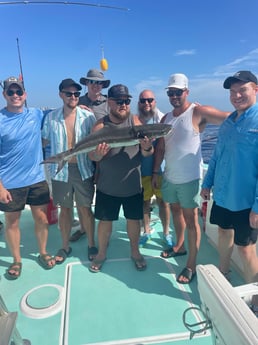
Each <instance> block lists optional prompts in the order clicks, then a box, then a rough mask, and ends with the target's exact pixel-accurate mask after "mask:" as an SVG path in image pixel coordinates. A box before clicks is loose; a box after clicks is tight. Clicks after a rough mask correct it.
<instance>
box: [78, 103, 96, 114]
mask: <svg viewBox="0 0 258 345" xmlns="http://www.w3.org/2000/svg"><path fill="white" fill-rule="evenodd" d="M78 107H80V108H81V109H84V110H88V111H90V112H91V113H93V110H92V109H91V108H89V107H87V105H84V104H80V105H79V106H78Z"/></svg>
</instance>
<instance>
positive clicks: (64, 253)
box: [55, 247, 72, 265]
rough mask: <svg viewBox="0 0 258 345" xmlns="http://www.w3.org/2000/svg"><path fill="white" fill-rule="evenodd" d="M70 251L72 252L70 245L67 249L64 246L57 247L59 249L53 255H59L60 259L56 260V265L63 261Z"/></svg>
mask: <svg viewBox="0 0 258 345" xmlns="http://www.w3.org/2000/svg"><path fill="white" fill-rule="evenodd" d="M71 253H72V248H71V247H69V248H68V250H65V249H64V248H62V249H59V251H58V252H57V253H56V255H55V258H56V257H57V256H59V257H60V258H62V260H60V261H58V260H56V264H57V265H61V264H62V263H63V262H65V260H66V259H67V257H68V256H70V255H71Z"/></svg>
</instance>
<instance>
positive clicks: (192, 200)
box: [153, 73, 228, 284]
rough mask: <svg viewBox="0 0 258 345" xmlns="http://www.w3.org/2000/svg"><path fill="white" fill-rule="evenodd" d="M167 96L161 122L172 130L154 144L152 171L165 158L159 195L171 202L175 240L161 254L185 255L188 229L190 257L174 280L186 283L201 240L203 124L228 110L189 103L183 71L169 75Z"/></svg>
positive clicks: (216, 121)
mask: <svg viewBox="0 0 258 345" xmlns="http://www.w3.org/2000/svg"><path fill="white" fill-rule="evenodd" d="M167 95H168V97H169V101H170V103H171V105H172V106H173V108H174V109H173V110H172V111H171V112H169V113H167V114H166V115H165V116H164V117H163V119H162V121H161V122H163V123H167V124H171V125H172V127H173V129H172V131H171V133H169V134H168V135H167V136H166V137H165V138H161V139H160V140H159V142H158V144H157V147H156V153H155V162H154V169H153V170H154V172H155V171H158V169H159V167H160V164H161V162H162V160H163V158H165V172H164V177H163V182H162V197H163V200H164V201H166V202H168V203H170V204H171V205H170V207H171V211H172V216H173V223H174V226H175V231H176V237H177V242H176V244H175V246H174V247H173V248H169V249H167V250H165V251H163V252H162V253H161V256H162V257H164V258H170V257H176V256H181V255H186V254H187V252H186V249H185V246H184V232H185V228H187V229H188V249H189V256H188V260H187V263H186V267H185V268H184V269H183V270H182V272H181V273H180V274H179V275H178V277H177V281H178V282H179V283H182V284H188V283H190V282H191V280H192V279H193V277H194V275H195V268H196V257H197V253H198V250H199V246H200V239H201V231H200V225H199V222H198V207H199V187H200V186H199V184H200V178H201V161H202V159H201V140H200V133H201V132H202V131H203V129H204V127H205V125H206V123H208V122H210V123H214V124H220V123H221V122H222V121H223V120H224V119H225V118H226V117H227V115H228V113H226V112H222V111H219V110H217V109H215V108H213V107H210V106H197V105H196V104H195V103H190V102H189V101H188V100H187V97H188V95H189V89H188V79H187V77H186V76H185V75H184V74H180V73H178V74H174V75H171V76H170V78H169V83H168V87H167ZM153 183H154V185H157V176H156V175H154V176H153Z"/></svg>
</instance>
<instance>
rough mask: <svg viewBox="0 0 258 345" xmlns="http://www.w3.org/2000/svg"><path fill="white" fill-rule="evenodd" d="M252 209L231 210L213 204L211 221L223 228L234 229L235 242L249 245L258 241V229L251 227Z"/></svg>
mask: <svg viewBox="0 0 258 345" xmlns="http://www.w3.org/2000/svg"><path fill="white" fill-rule="evenodd" d="M250 212H251V209H250V208H248V209H246V210H241V211H230V210H228V209H226V208H223V207H221V206H218V205H216V203H215V202H213V204H212V208H211V213H210V223H211V224H216V225H218V226H219V227H221V228H222V229H225V230H227V229H234V232H235V236H234V243H235V244H236V245H238V246H248V245H249V244H254V243H256V241H257V236H258V230H257V229H253V228H251V227H250V223H249V215H250Z"/></svg>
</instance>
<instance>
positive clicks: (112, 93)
mask: <svg viewBox="0 0 258 345" xmlns="http://www.w3.org/2000/svg"><path fill="white" fill-rule="evenodd" d="M131 97H132V96H131V95H130V94H129V91H128V88H127V87H126V86H124V85H121V84H118V85H114V86H112V87H111V88H110V89H109V90H108V106H109V109H110V112H109V115H107V116H104V117H103V118H102V119H100V120H98V121H97V123H96V125H95V126H94V128H93V132H96V131H98V130H100V129H101V128H103V127H104V126H112V128H113V130H114V131H115V130H116V128H121V127H127V126H132V125H141V122H140V120H139V118H138V117H137V116H133V115H131V113H130V101H131ZM152 153H153V146H152V144H151V140H149V139H148V138H144V139H143V140H141V144H140V145H138V144H137V145H133V146H126V147H120V148H112V149H109V147H108V145H107V144H106V143H102V144H100V145H98V146H97V148H96V150H95V151H92V152H89V157H90V159H92V160H93V161H96V162H98V165H99V170H98V179H97V182H96V188H97V191H96V203H95V218H96V219H98V220H99V223H98V244H99V252H98V255H97V256H96V258H95V259H94V261H93V262H92V264H91V266H90V267H89V269H90V271H92V272H99V271H100V270H101V268H102V265H103V263H104V261H105V260H106V252H107V246H108V242H109V238H110V236H111V232H112V222H113V221H115V220H117V219H118V217H119V210H120V207H121V206H123V210H124V216H125V218H126V221H127V234H128V237H129V240H130V247H131V258H132V260H133V262H134V264H135V267H136V269H137V270H144V269H145V268H146V262H145V260H144V258H143V256H142V255H141V253H140V252H139V247H138V241H139V236H140V220H141V219H142V218H143V195H142V186H141V174H140V165H141V154H142V155H143V156H148V155H151V154H152Z"/></svg>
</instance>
